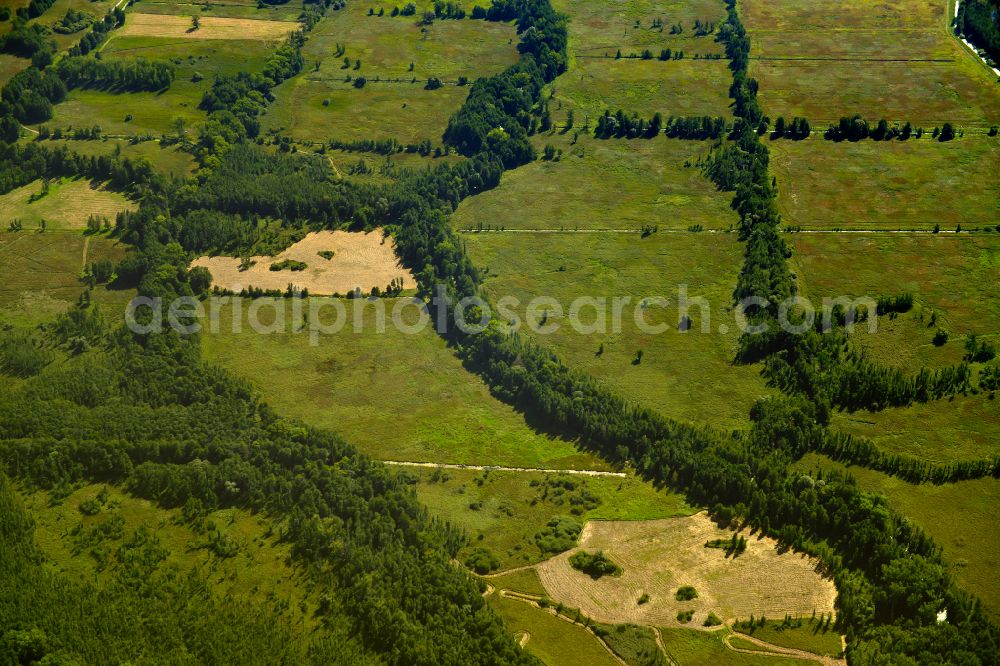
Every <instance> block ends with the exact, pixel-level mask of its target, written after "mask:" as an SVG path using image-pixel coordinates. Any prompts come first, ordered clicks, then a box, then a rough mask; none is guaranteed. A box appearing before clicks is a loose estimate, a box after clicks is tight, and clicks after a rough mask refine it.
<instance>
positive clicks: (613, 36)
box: [552, 0, 726, 57]
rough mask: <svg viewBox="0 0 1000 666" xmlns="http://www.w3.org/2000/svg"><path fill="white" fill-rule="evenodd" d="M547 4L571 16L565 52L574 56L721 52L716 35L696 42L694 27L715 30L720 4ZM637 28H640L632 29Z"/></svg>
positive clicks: (565, 0)
mask: <svg viewBox="0 0 1000 666" xmlns="http://www.w3.org/2000/svg"><path fill="white" fill-rule="evenodd" d="M552 5H553V6H554V7H555V8H556V9H557V10H558V11H560V12H563V13H564V14H567V15H568V16H569V17H570V23H569V26H568V27H569V39H570V45H569V51H570V54H571V57H572V56H573V55H577V56H579V55H581V54H587V55H594V54H598V55H603V54H604V52H605V51H610V52H611V54H612V55H614V53H615V51H616V50H617V49H619V48H620V49H621V50H622V52H623V53H629V52H632V51H641V50H642V49H646V48H648V49H651V50H654V52H655V53H659V50H660V49H664V48H670V49H672V50H674V51H677V50H682V51H684V52H685V53H687V54H688V55H689V56H693V55H694V54H695V53H722V47H721V45H720V44H719V43H718V42H716V41H715V35H706V36H704V37H696V36H695V34H694V33H695V30H694V22H695V21H696V20H698V21H702V22H706V23H708V22H712V23H715V24H716V25H718V24H720V23H721V22H722V21H724V20H725V19H726V11H725V5H722V4H720V3H718V2H715V1H714V0H670V1H668V2H653V1H652V0H637V1H635V2H622V3H618V2H572V1H571V0H556V1H555V2H553V3H552ZM654 19H661V20H662V21H663V28H662V29H659V28H654V27H653V25H652V23H653V20H654ZM636 23H638V24H639V26H638V27H636ZM676 23H680V24H681V25H682V27H683V28H684V30H683V32H681V33H680V34H670V26H672V25H674V24H676Z"/></svg>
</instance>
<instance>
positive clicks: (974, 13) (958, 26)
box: [955, 0, 1000, 63]
mask: <svg viewBox="0 0 1000 666" xmlns="http://www.w3.org/2000/svg"><path fill="white" fill-rule="evenodd" d="M955 30H956V32H958V34H960V35H962V36H963V37H965V38H966V39H968V40H969V41H970V42H971V43H972V44H974V45H976V46H977V47H979V48H981V49H983V50H984V51H986V53H987V54H988V55H989V56H990V58H992V59H993V62H995V63H997V62H1000V1H998V0H962V1H961V2H960V3H959V4H958V15H957V16H956V17H955Z"/></svg>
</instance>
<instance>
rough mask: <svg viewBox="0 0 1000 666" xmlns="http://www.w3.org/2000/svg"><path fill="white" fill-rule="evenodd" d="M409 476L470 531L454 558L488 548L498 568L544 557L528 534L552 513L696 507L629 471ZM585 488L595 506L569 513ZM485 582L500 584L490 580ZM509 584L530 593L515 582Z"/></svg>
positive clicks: (592, 516) (607, 514)
mask: <svg viewBox="0 0 1000 666" xmlns="http://www.w3.org/2000/svg"><path fill="white" fill-rule="evenodd" d="M415 476H416V477H417V478H418V479H420V483H419V484H418V485H417V495H418V496H419V497H420V501H421V502H422V503H423V504H424V505H425V506H427V507H428V508H429V509H430V510H431V512H432V513H433V514H434V515H436V516H438V517H440V518H441V519H443V520H447V521H448V522H450V523H451V524H452V525H455V526H456V527H458V528H460V529H462V530H464V531H465V533H466V534H467V535H468V536H469V538H470V544H469V546H468V547H466V548H465V549H464V550H463V551H462V553H461V554H460V555H459V559H460V560H462V561H464V559H465V556H466V554H467V553H469V552H470V551H472V550H474V549H475V548H488V549H490V550H491V551H493V553H494V554H495V555H496V556H497V557H498V558H499V560H500V566H499V569H500V570H505V569H509V568H511V567H516V566H522V565H525V564H532V563H535V562H540V561H542V560H544V559H545V558H547V557H549V555H547V554H543V553H541V552H540V551H539V549H538V547H537V546H536V545H535V542H534V536H535V534H536V533H538V532H539V531H541V530H542V529H543V528H544V527H545V526H546V524H547V523H548V522H549V520H551V519H552V518H554V517H557V516H573V517H574V518H575V519H576V520H578V521H580V522H583V521H585V520H655V519H661V518H669V517H674V516H688V515H691V514H692V513H694V511H695V509H694V508H692V507H690V506H688V505H687V504H686V503H685V502H684V498H683V497H681V496H680V495H676V494H674V493H671V492H669V491H661V490H657V489H656V488H654V487H653V486H651V485H650V484H648V483H646V482H644V481H642V480H641V479H638V478H636V477H634V476H629V477H627V478H624V479H623V478H620V477H609V476H603V477H585V476H578V475H577V476H571V477H570V476H566V475H552V474H540V473H528V472H500V471H495V470H492V471H489V472H478V471H473V470H443V471H442V473H440V474H437V473H435V472H433V471H430V470H421V471H420V472H418V473H417V474H415ZM446 477H447V480H445V478H446ZM435 478H436V479H437V480H435ZM546 480H559V481H569V482H571V483H573V484H574V486H575V487H576V490H574V491H565V492H560V491H558V490H553V489H550V491H549V492H548V493H546V492H545V485H544V482H545V481H546ZM532 483H534V484H536V485H531V484H532ZM584 492H586V493H589V494H590V495H592V496H594V497H596V498H598V499H599V501H600V504H599V505H598V506H596V507H595V508H593V509H589V510H582V511H581V513H579V514H578V515H577V514H574V513H573V509H574V507H573V505H572V504H571V502H570V501H569V498H570V497H573V496H580V495H582V494H583V493H584ZM579 509H583V507H582V506H581V507H579ZM510 575H515V574H510ZM490 582H491V583H492V584H495V585H498V586H499V585H500V583H496V582H495V581H493V580H492V579H491V580H490ZM508 589H515V590H519V591H525V592H529V591H528V590H525V589H522V588H520V587H509V588H508ZM529 593H530V592H529Z"/></svg>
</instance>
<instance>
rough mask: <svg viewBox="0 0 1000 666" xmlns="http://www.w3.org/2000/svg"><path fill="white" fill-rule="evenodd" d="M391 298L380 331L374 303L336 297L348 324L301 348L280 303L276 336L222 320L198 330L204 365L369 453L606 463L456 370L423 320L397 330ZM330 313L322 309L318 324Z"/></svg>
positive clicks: (521, 463)
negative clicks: (419, 327)
mask: <svg viewBox="0 0 1000 666" xmlns="http://www.w3.org/2000/svg"><path fill="white" fill-rule="evenodd" d="M407 300H409V299H407ZM267 302H268V301H266V300H258V301H255V303H256V304H257V305H255V306H254V307H259V308H262V311H261V312H260V319H261V321H271V320H273V319H274V312H273V311H272V310H271V308H270V307H268V306H267ZM277 302H278V303H284V301H282V300H279V301H277ZM397 302H398V303H402V302H403V299H399V300H394V299H388V300H383V301H382V303H383V304H385V305H386V319H387V324H386V327H385V332H384V333H381V334H380V333H377V332H376V317H375V306H374V305H372V304H371V303H370V302H368V301H361V300H358V301H343V303H345V304H346V306H345V307H346V312H347V317H348V319H347V322H348V324H347V325H346V326H345V327H344V328H343V330H341V331H340V332H339V333H337V334H335V335H324V336H321V337H320V338H319V345H318V346H311V345H310V342H309V334H308V333H307V332H304V331H303V332H299V333H295V332H292V330H291V328H292V315H291V313H290V307H291V306H289V312H288V313H287V317H286V318H285V319H284V321H285V322H287V327H286V332H284V333H272V334H258V333H254V332H253V331H252V330H250V328H249V326H247V327H246V330H245V332H243V333H233V332H232V331H231V328H230V327H229V326H228V325H225V326H220V333H218V334H211V333H208V334H205V335H204V336H203V338H202V349H203V352H204V354H205V357H206V359H207V360H208V361H210V362H213V363H216V364H218V365H221V366H222V367H224V368H227V369H229V370H231V371H233V372H234V373H236V374H237V375H239V376H242V377H245V378H246V379H248V380H250V381H252V382H253V384H254V385H255V386H256V387H257V388H258V389H259V390H260V392H261V395H262V396H263V398H264V399H265V400H266V401H267V402H268V403H269V404H270V405H271V406H272V407H274V408H275V409H276V410H278V411H279V412H280V413H282V414H286V415H288V416H291V417H295V418H299V419H302V420H303V421H305V422H306V423H309V424H311V425H315V426H318V427H325V428H329V429H331V430H334V431H336V432H338V433H340V434H341V435H343V436H344V437H345V439H347V440H348V441H349V442H352V443H354V444H355V445H356V446H358V447H359V448H360V449H361V450H363V451H365V452H366V453H369V454H371V455H372V456H375V457H377V458H381V459H388V460H405V461H421V462H423V461H429V462H442V463H465V464H482V465H506V466H513V467H544V468H560V469H564V468H581V469H606V465H604V463H602V462H601V461H599V460H598V459H597V458H596V457H594V456H593V455H591V454H587V453H581V452H580V451H578V450H577V449H576V447H575V446H574V445H573V444H572V443H570V442H565V441H562V440H557V439H552V438H549V437H546V436H543V435H540V434H537V433H535V432H534V431H532V430H531V429H530V428H528V426H527V425H525V423H524V419H523V417H522V416H521V415H520V414H518V413H516V412H515V411H514V410H513V409H512V408H510V407H508V406H507V405H505V404H503V403H501V402H500V401H498V400H497V399H496V398H493V397H492V396H491V395H490V393H489V389H488V387H487V386H486V385H485V384H484V383H483V382H482V381H481V380H480V379H479V378H478V377H476V376H475V375H473V374H471V373H469V372H468V371H467V370H465V369H464V368H463V367H462V365H461V362H460V361H459V360H458V359H457V358H456V357H455V355H454V354H453V352H452V351H451V350H450V349H448V347H447V346H446V345H445V342H444V341H443V340H442V339H441V338H440V337H439V336H438V335H437V334H436V333H435V332H434V331H433V329H432V328H431V327H430V326H428V327H427V328H426V329H424V330H423V331H422V332H420V333H418V334H412V335H409V334H405V333H403V332H401V331H400V330H397V328H396V327H395V326H393V325H392V321H391V318H390V315H391V312H392V309H393V306H394V305H395V304H396V303H397ZM354 303H357V304H359V305H361V306H362V309H361V310H359V312H361V323H362V326H361V329H362V333H355V332H354V326H353V321H354V319H353V317H354V314H353V313H354V309H353V308H354ZM244 307H248V306H246V305H245V304H244ZM307 311H308V310H307ZM221 312H222V314H221V317H220V320H221V322H223V323H226V322H229V321H230V317H231V314H232V312H231V308H230V306H226V307H223V308H222V310H221ZM401 316H402V317H403V320H404V321H405V322H407V323H414V321H415V319H416V310H415V308H414V307H412V306H407V307H405V308H404V309H403V311H402V315H401ZM333 319H334V315H333V313H332V311H331V310H330V309H326V310H324V312H323V314H322V321H323V322H326V323H330V322H332V321H333Z"/></svg>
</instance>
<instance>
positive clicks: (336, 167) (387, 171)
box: [326, 150, 465, 184]
mask: <svg viewBox="0 0 1000 666" xmlns="http://www.w3.org/2000/svg"><path fill="white" fill-rule="evenodd" d="M326 157H327V159H328V160H329V161H330V166H331V167H333V171H334V173H335V174H336V175H337V176H338V177H340V178H347V179H349V180H351V181H354V182H362V183H372V184H386V183H389V182H391V181H393V180H395V179H396V178H397V177H398V176H399V173H400V171H401V170H402V169H417V170H420V169H428V168H433V167H434V166H437V165H439V164H441V163H443V162H448V163H450V164H454V163H457V162H460V161H462V160H464V159H465V158H464V157H462V156H460V155H458V154H456V153H451V154H450V155H441V156H440V157H431V156H428V157H423V156H421V155H420V154H419V153H406V152H403V153H396V154H395V155H378V154H373V153H352V152H348V151H343V150H328V151H326Z"/></svg>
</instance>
